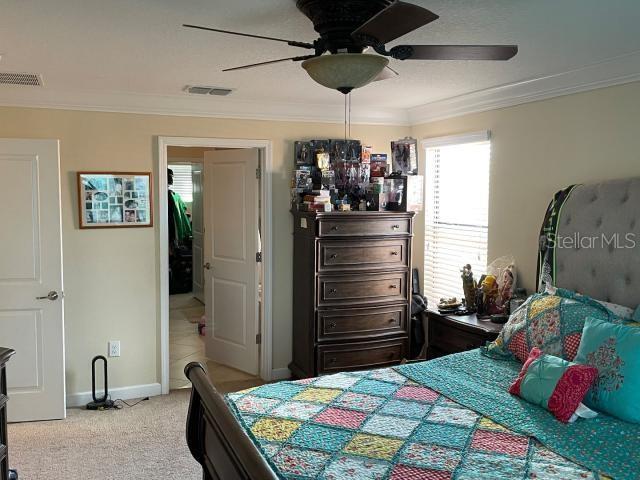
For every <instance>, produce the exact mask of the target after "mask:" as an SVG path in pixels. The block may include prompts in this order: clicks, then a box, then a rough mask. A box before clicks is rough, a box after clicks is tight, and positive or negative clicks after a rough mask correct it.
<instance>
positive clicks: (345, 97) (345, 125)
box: [344, 95, 347, 140]
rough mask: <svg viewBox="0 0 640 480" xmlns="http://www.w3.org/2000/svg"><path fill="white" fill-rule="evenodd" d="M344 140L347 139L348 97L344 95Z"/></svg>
mask: <svg viewBox="0 0 640 480" xmlns="http://www.w3.org/2000/svg"><path fill="white" fill-rule="evenodd" d="M344 139H345V140H346V139H347V96H346V95H344Z"/></svg>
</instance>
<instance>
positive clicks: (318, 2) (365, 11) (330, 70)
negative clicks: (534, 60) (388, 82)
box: [183, 0, 518, 94]
mask: <svg viewBox="0 0 640 480" xmlns="http://www.w3.org/2000/svg"><path fill="white" fill-rule="evenodd" d="M296 6H297V7H298V9H299V10H300V11H301V12H302V13H303V14H304V15H306V16H307V17H308V18H309V19H310V20H311V22H312V23H313V26H314V29H315V31H316V32H318V34H320V38H318V39H317V40H315V41H313V42H301V41H296V40H287V39H283V38H274V37H266V36H262V35H253V34H249V33H241V32H234V31H229V30H221V29H218V28H210V27H205V26H199V25H190V24H184V25H183V26H184V27H188V28H195V29H199V30H207V31H212V32H218V33H225V34H230V35H238V36H242V37H250V38H258V39H262V40H271V41H275V42H283V43H286V44H287V45H290V46H292V47H298V48H304V49H308V50H312V51H313V53H310V54H308V55H298V56H293V57H287V58H281V59H277V60H269V61H265V62H260V63H253V64H250V65H243V66H241V67H234V68H227V69H224V70H223V71H224V72H229V71H234V70H242V69H247V68H254V67H259V66H263V65H272V64H274V63H280V62H286V61H293V62H302V67H303V68H304V69H305V70H306V71H307V73H308V74H309V76H311V78H313V79H314V80H315V81H316V82H318V83H320V84H321V85H324V86H326V87H328V88H333V89H336V90H339V91H340V92H342V93H344V94H347V93H349V92H351V90H353V89H354V88H359V87H362V86H364V85H367V84H368V83H370V82H372V81H376V80H384V79H386V78H391V77H393V76H395V75H397V72H395V70H393V69H391V68H389V67H388V64H389V58H392V59H396V60H509V59H510V58H512V57H513V56H515V55H516V53H518V47H517V46H516V45H396V46H394V47H393V48H390V49H387V47H386V45H387V44H388V43H390V42H392V41H393V40H396V39H397V38H400V37H402V36H403V35H406V34H407V33H409V32H412V31H414V30H416V29H418V28H420V27H422V26H424V25H427V24H429V23H431V22H433V21H435V20H437V19H438V18H439V17H438V15H436V14H435V13H433V12H431V11H429V10H427V9H426V8H423V7H420V6H418V5H414V4H411V3H407V2H403V1H400V0H296ZM369 50H373V51H375V52H376V53H377V54H378V55H375V54H370V53H364V52H365V51H369ZM327 52H328V53H329V54H328V55H325V53H327Z"/></svg>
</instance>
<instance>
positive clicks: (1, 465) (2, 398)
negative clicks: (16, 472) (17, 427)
mask: <svg viewBox="0 0 640 480" xmlns="http://www.w3.org/2000/svg"><path fill="white" fill-rule="evenodd" d="M14 353H15V352H14V351H13V350H11V349H9V348H2V347H0V479H2V480H5V479H7V478H9V455H8V448H7V401H8V400H9V397H7V374H6V369H5V366H6V364H7V362H8V361H9V358H11V356H12V355H13V354H14Z"/></svg>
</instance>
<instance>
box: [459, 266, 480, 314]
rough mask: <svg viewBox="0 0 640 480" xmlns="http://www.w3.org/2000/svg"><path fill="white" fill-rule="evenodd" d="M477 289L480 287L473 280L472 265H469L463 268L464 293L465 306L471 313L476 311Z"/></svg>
mask: <svg viewBox="0 0 640 480" xmlns="http://www.w3.org/2000/svg"><path fill="white" fill-rule="evenodd" d="M476 288H478V285H477V284H476V281H475V280H474V279H473V272H472V271H471V265H470V264H468V263H467V264H466V265H465V266H464V267H462V290H463V291H464V301H465V305H466V306H467V310H468V311H469V312H474V311H475V310H476Z"/></svg>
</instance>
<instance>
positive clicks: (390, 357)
mask: <svg viewBox="0 0 640 480" xmlns="http://www.w3.org/2000/svg"><path fill="white" fill-rule="evenodd" d="M395 356H396V355H395V354H394V353H393V352H389V354H388V355H387V358H388V359H389V360H393V357H395Z"/></svg>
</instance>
